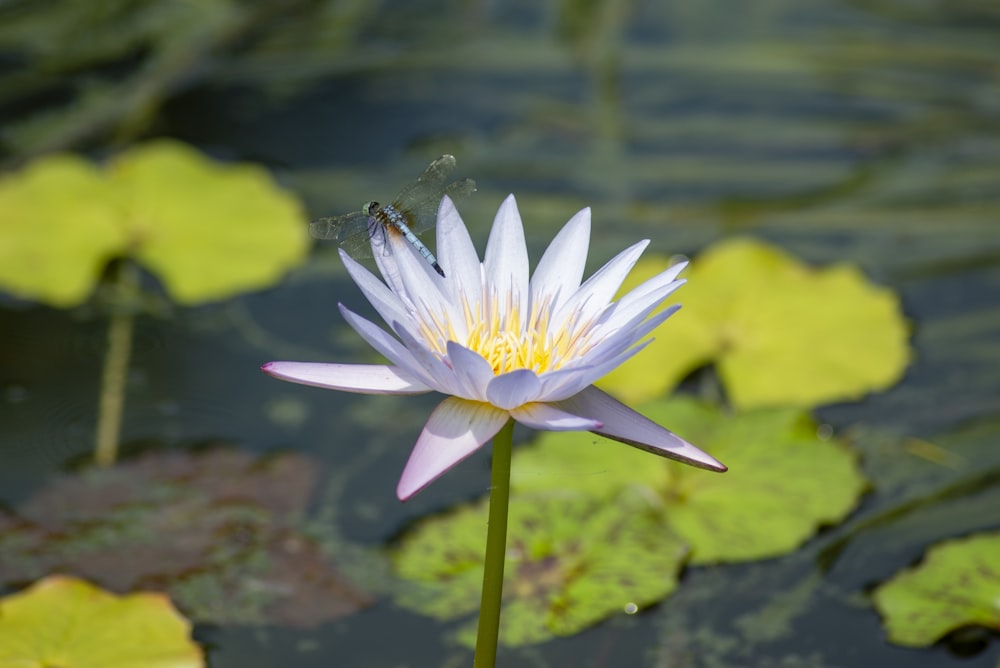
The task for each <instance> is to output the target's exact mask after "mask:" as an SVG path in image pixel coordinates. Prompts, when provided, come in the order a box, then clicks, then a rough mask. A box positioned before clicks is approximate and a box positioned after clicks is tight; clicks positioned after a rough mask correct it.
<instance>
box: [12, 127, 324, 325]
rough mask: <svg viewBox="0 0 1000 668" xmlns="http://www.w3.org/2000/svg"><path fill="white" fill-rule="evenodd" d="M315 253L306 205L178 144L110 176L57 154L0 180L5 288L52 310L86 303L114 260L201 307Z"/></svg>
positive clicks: (133, 155) (254, 172) (134, 158)
mask: <svg viewBox="0 0 1000 668" xmlns="http://www.w3.org/2000/svg"><path fill="white" fill-rule="evenodd" d="M307 249H308V238H307V235H306V225H305V220H304V218H303V214H302V211H301V207H300V206H299V204H298V202H297V201H296V200H295V198H294V197H293V196H292V195H291V194H289V193H287V192H285V191H283V190H281V189H280V188H278V187H277V186H276V185H275V184H274V182H273V180H272V179H271V178H270V176H269V175H268V174H267V173H266V172H265V171H264V170H263V169H261V168H259V167H255V166H251V165H226V164H222V163H217V162H214V161H212V160H209V159H207V158H206V157H204V156H202V155H201V154H200V153H198V152H197V151H195V150H194V149H192V148H190V147H188V146H185V145H183V144H180V143H178V142H173V141H166V140H161V141H156V142H152V143H150V144H146V145H142V146H138V147H136V148H133V149H131V150H129V151H126V152H124V153H122V154H121V155H119V156H118V157H117V158H115V159H114V160H113V161H112V162H111V163H110V165H109V166H108V168H107V169H99V168H98V167H96V166H94V165H92V164H90V163H89V162H86V161H85V160H82V159H81V158H78V157H75V156H72V155H55V156H49V157H45V158H41V159H39V160H37V161H36V162H34V163H32V164H30V165H29V166H27V167H26V168H25V169H24V170H22V171H21V172H18V173H15V174H13V175H10V176H8V177H6V178H5V179H3V180H2V181H0V287H2V288H4V289H6V290H8V291H10V292H11V293H13V294H15V295H17V296H19V297H23V298H27V299H37V300H40V301H44V302H47V303H50V304H52V305H54V306H63V307H66V306H73V305H76V304H79V303H81V302H83V301H84V300H85V299H86V298H87V297H88V296H89V295H90V293H91V292H92V290H93V287H94V284H95V283H96V281H97V280H98V279H99V278H100V276H101V273H102V271H103V270H104V267H105V266H106V265H107V263H108V261H110V260H111V259H113V258H116V257H128V258H133V259H135V260H137V261H138V262H140V263H141V264H143V265H145V266H146V267H147V268H148V269H150V270H151V271H152V272H153V273H154V274H156V275H157V276H158V277H159V278H160V279H161V280H162V281H163V284H164V286H165V287H166V290H167V292H168V293H169V294H170V296H171V297H172V298H173V299H174V300H176V301H177V302H178V303H181V304H195V303H199V302H205V301H211V300H218V299H223V298H226V297H229V296H232V295H234V294H238V293H240V292H245V291H248V290H256V289H260V288H263V287H266V286H268V285H272V284H274V283H275V282H277V281H278V280H279V279H280V277H281V275H282V274H283V273H284V272H285V271H287V270H288V269H290V268H291V267H293V266H295V265H296V264H298V263H299V262H300V261H301V260H302V259H303V258H304V256H305V253H306V250H307Z"/></svg>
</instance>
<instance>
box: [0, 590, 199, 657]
mask: <svg viewBox="0 0 1000 668" xmlns="http://www.w3.org/2000/svg"><path fill="white" fill-rule="evenodd" d="M190 634H191V624H190V623H189V622H188V621H187V620H186V619H184V618H183V617H182V616H181V615H180V614H179V613H178V612H177V610H176V609H175V608H174V607H173V605H171V603H170V599H168V598H167V597H166V596H164V595H162V594H150V593H139V594H131V595H129V596H116V595H114V594H112V593H110V592H106V591H104V590H102V589H99V588H98V587H95V586H93V585H91V584H89V583H87V582H84V581H83V580H77V579H76V578H71V577H65V576H58V575H54V576H50V577H47V578H45V579H44V580H42V581H40V582H37V583H35V584H34V585H33V586H31V587H30V588H28V589H26V590H24V591H22V592H19V593H17V594H13V595H11V596H8V597H6V598H4V599H0V665H2V666H9V667H11V668H13V667H16V666H23V667H24V668H34V667H36V666H37V667H40V668H41V667H45V666H53V667H58V668H91V667H93V666H100V667H101V668H200V667H201V666H204V665H205V663H204V661H203V658H202V653H201V650H200V649H199V647H198V646H197V645H196V644H194V642H192V641H191V639H190Z"/></svg>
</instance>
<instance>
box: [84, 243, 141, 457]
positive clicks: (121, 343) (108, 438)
mask: <svg viewBox="0 0 1000 668" xmlns="http://www.w3.org/2000/svg"><path fill="white" fill-rule="evenodd" d="M116 272H117V273H116V275H115V286H114V287H115V289H116V292H117V295H116V296H117V297H118V298H119V299H117V300H116V304H115V307H114V309H113V311H112V314H111V322H109V323H108V339H107V347H106V349H105V351H104V371H103V373H102V374H101V395H100V402H99V404H98V409H97V439H96V443H95V447H94V459H95V460H96V461H97V465H98V466H111V465H112V464H114V463H115V459H117V457H118V444H119V440H120V438H121V428H122V413H123V412H124V408H125V380H126V378H127V376H128V361H129V357H130V356H131V354H132V325H133V321H134V315H133V311H134V309H133V304H134V301H135V295H136V291H137V289H138V277H137V275H136V267H135V265H134V264H133V263H132V262H130V261H128V260H121V261H120V262H118V264H117V267H116Z"/></svg>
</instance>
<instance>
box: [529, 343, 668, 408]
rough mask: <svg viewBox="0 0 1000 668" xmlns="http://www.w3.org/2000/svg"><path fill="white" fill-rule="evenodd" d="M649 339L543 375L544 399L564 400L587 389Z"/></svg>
mask: <svg viewBox="0 0 1000 668" xmlns="http://www.w3.org/2000/svg"><path fill="white" fill-rule="evenodd" d="M652 342H653V340H652V339H649V340H648V341H644V342H642V343H640V344H638V345H636V346H634V347H632V348H629V349H626V350H623V351H619V352H618V354H617V355H614V356H612V357H609V358H607V359H604V360H601V361H599V362H595V363H594V364H589V365H583V366H580V367H579V368H574V369H565V370H563V369H560V370H559V371H555V372H553V373H549V374H545V375H544V376H542V377H541V381H542V392H541V394H540V396H541V400H542V401H563V400H565V399H568V398H569V397H572V396H573V395H575V394H577V393H579V392H581V391H583V390H585V389H586V388H587V387H588V386H590V385H593V384H594V383H596V382H597V381H598V380H600V379H601V378H604V377H605V376H606V375H608V374H609V373H611V372H612V371H614V370H615V369H617V368H618V367H620V366H621V365H622V364H624V363H625V362H627V361H628V360H629V359H631V358H632V357H633V356H634V355H636V354H637V353H638V352H639V351H641V350H642V349H643V348H645V347H646V346H648V345H649V344H650V343H652Z"/></svg>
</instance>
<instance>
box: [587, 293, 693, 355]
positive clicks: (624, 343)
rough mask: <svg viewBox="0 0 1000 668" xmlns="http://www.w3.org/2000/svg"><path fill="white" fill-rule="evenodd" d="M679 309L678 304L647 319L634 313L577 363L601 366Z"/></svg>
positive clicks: (641, 313)
mask: <svg viewBox="0 0 1000 668" xmlns="http://www.w3.org/2000/svg"><path fill="white" fill-rule="evenodd" d="M656 306H657V305H656V304H654V305H652V306H650V307H649V309H648V310H652V309H654V308H656ZM680 308H681V305H680V304H674V305H673V306H670V307H668V308H666V309H664V310H662V311H660V312H659V313H657V314H656V315H654V316H652V317H650V318H648V319H647V318H646V316H647V313H646V312H645V311H640V312H639V313H636V314H635V315H634V316H633V318H632V320H631V321H629V322H627V323H624V324H623V325H622V326H621V327H619V328H618V329H617V331H615V332H614V334H612V335H611V336H607V337H605V338H604V339H602V340H601V341H600V342H598V343H597V344H595V345H594V346H593V347H592V348H591V349H590V350H588V351H587V352H586V353H585V354H584V355H583V356H582V357H581V358H580V359H579V363H580V364H586V365H595V364H601V363H602V362H603V360H606V359H609V358H610V357H614V356H617V355H619V354H620V353H621V352H622V351H623V350H628V349H629V348H631V347H632V346H634V345H635V344H636V342H638V341H641V340H642V339H644V338H646V336H648V335H649V333H650V332H652V331H653V330H654V329H656V328H657V327H659V326H660V325H662V324H663V321H664V320H666V319H667V318H669V317H670V316H672V315H673V314H674V313H677V311H679V310H680Z"/></svg>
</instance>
